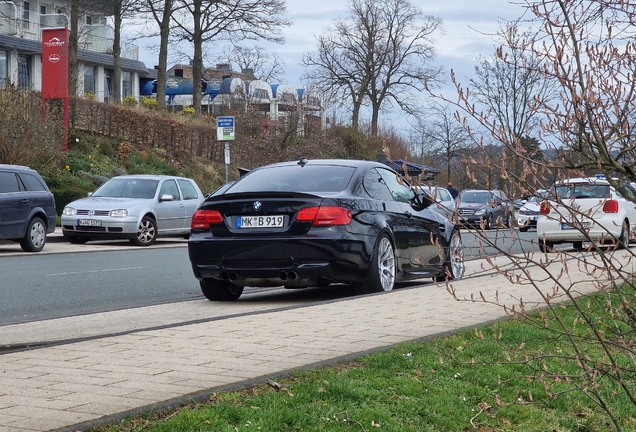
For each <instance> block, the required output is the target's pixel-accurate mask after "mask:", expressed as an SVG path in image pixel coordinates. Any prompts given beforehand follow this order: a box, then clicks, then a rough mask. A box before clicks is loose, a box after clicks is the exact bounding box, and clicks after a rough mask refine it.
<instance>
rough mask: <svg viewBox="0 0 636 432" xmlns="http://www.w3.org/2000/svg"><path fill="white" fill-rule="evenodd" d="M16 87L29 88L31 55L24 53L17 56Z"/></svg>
mask: <svg viewBox="0 0 636 432" xmlns="http://www.w3.org/2000/svg"><path fill="white" fill-rule="evenodd" d="M18 88H19V89H22V90H30V89H31V56H28V55H24V54H20V55H19V56H18Z"/></svg>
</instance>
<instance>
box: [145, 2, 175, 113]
mask: <svg viewBox="0 0 636 432" xmlns="http://www.w3.org/2000/svg"><path fill="white" fill-rule="evenodd" d="M175 8H176V5H175V0H144V1H143V3H142V4H141V5H140V9H139V11H140V12H142V13H146V14H149V15H150V16H151V17H152V19H153V21H154V22H155V23H156V24H157V27H158V29H159V32H158V35H159V56H158V69H157V102H158V103H159V107H160V108H166V81H167V78H166V75H167V70H168V43H169V41H170V29H171V22H172V21H171V20H172V15H173V14H174V13H175V12H176V9H175Z"/></svg>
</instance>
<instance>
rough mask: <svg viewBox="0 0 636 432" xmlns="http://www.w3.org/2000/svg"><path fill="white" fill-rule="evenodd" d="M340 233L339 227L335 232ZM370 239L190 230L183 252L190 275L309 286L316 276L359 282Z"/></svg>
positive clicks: (370, 247) (256, 283) (236, 281)
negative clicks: (252, 235) (250, 235)
mask: <svg viewBox="0 0 636 432" xmlns="http://www.w3.org/2000/svg"><path fill="white" fill-rule="evenodd" d="M339 233H340V232H339ZM374 243H375V239H374V238H366V237H363V236H362V237H361V238H357V239H356V238H351V237H349V238H340V234H338V236H334V238H324V237H323V238H316V237H313V238H312V237H308V236H306V237H301V238H293V239H292V238H263V239H254V238H250V239H249V240H247V239H246V240H241V239H237V238H218V237H212V236H210V235H209V233H208V234H207V235H205V234H201V233H193V234H192V235H191V237H190V241H189V242H188V254H189V257H190V262H191V264H192V271H193V273H194V276H195V277H196V278H197V279H199V280H203V279H217V280H227V281H229V282H231V283H233V284H235V285H237V286H261V287H263V286H286V287H298V288H301V287H309V286H315V285H317V284H318V281H320V280H327V281H330V282H362V281H363V280H364V278H365V276H366V272H367V268H368V265H369V260H370V257H371V254H372V253H373V247H374Z"/></svg>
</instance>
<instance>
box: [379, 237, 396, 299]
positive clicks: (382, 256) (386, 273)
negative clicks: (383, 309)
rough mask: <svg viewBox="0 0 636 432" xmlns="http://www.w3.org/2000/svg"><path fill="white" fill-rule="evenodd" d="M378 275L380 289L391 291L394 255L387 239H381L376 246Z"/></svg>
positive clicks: (393, 283)
mask: <svg viewBox="0 0 636 432" xmlns="http://www.w3.org/2000/svg"><path fill="white" fill-rule="evenodd" d="M378 274H379V275H380V283H381V284H382V289H383V290H384V291H391V290H392V289H393V286H394V285H395V253H394V252H393V246H392V245H391V241H390V240H389V239H388V238H387V237H382V240H380V244H379V245H378Z"/></svg>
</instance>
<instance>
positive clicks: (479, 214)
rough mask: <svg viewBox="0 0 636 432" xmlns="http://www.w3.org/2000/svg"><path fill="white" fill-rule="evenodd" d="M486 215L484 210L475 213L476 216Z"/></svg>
mask: <svg viewBox="0 0 636 432" xmlns="http://www.w3.org/2000/svg"><path fill="white" fill-rule="evenodd" d="M484 214H486V210H484V209H481V210H476V211H475V216H482V215H484Z"/></svg>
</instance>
